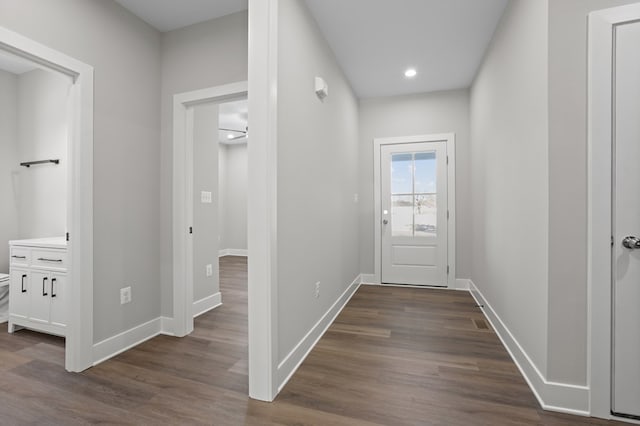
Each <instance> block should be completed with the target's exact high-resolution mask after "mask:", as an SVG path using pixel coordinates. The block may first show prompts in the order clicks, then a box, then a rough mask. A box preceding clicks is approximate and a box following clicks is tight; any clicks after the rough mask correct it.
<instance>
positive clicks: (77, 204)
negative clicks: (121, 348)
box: [0, 27, 93, 372]
mask: <svg viewBox="0 0 640 426" xmlns="http://www.w3.org/2000/svg"><path fill="white" fill-rule="evenodd" d="M0 50H3V51H6V52H8V53H11V54H14V55H16V56H19V57H21V58H23V59H26V60H27V61H30V62H33V63H35V64H37V65H38V66H39V67H41V68H45V69H48V70H50V71H53V72H56V73H58V74H61V75H64V76H67V77H69V78H70V79H71V81H72V85H71V89H70V94H69V98H68V102H67V111H68V114H67V115H68V124H69V132H68V146H67V152H68V164H69V165H68V168H67V218H66V220H67V223H66V225H67V232H68V233H69V242H68V244H67V254H68V258H69V259H70V262H69V266H68V268H67V278H68V286H67V290H66V291H68V295H69V296H68V299H67V300H68V302H67V303H69V307H68V311H67V312H68V315H69V317H68V320H67V327H66V337H65V369H66V370H68V371H74V372H79V371H83V370H85V369H87V368H89V367H91V366H92V365H93V67H91V66H89V65H87V64H85V63H83V62H80V61H78V60H77V59H74V58H72V57H70V56H67V55H65V54H64V53H61V52H59V51H57V50H54V49H51V48H49V47H47V46H45V45H43V44H40V43H38V42H36V41H34V40H31V39H29V38H27V37H25V36H22V35H20V34H18V33H15V32H13V31H10V30H8V29H6V28H4V27H0Z"/></svg>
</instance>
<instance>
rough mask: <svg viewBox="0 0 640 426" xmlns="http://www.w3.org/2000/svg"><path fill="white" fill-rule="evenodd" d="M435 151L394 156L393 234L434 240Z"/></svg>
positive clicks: (392, 176) (392, 191)
mask: <svg viewBox="0 0 640 426" xmlns="http://www.w3.org/2000/svg"><path fill="white" fill-rule="evenodd" d="M436 176H437V175H436V153H435V151H427V152H414V153H400V154H392V155H391V194H392V195H391V223H392V227H391V228H392V229H391V235H392V236H394V237H433V236H435V235H436V230H437V213H438V211H437V207H436V192H437V179H436Z"/></svg>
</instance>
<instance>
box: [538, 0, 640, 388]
mask: <svg viewBox="0 0 640 426" xmlns="http://www.w3.org/2000/svg"><path fill="white" fill-rule="evenodd" d="M635 2H636V1H631V0H561V1H560V0H555V1H551V2H550V3H549V358H548V379H549V380H553V381H559V382H568V383H574V384H578V385H584V384H586V383H587V232H586V231H587V134H586V132H587V65H586V64H587V15H588V13H589V12H591V11H593V10H597V9H605V8H609V7H615V6H619V5H622V4H628V3H635Z"/></svg>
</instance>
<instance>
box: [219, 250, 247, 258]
mask: <svg viewBox="0 0 640 426" xmlns="http://www.w3.org/2000/svg"><path fill="white" fill-rule="evenodd" d="M224 256H243V257H247V256H249V250H247V249H229V248H228V249H222V250H220V251H219V252H218V257H224Z"/></svg>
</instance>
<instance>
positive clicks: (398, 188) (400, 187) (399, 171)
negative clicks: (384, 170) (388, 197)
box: [391, 154, 413, 194]
mask: <svg viewBox="0 0 640 426" xmlns="http://www.w3.org/2000/svg"><path fill="white" fill-rule="evenodd" d="M391 193H392V194H412V193H413V155H412V154H392V155H391Z"/></svg>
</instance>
